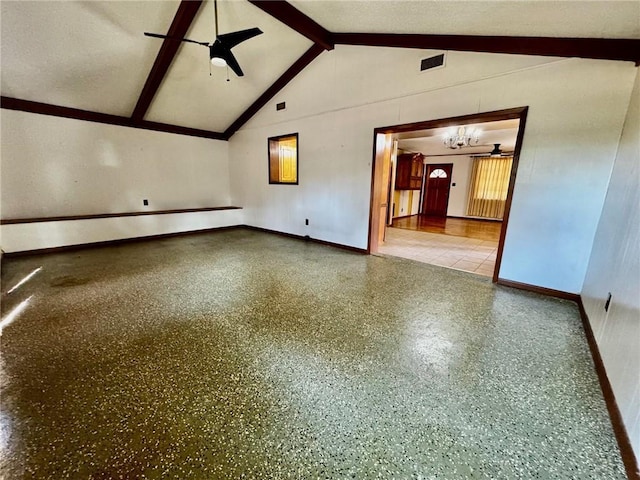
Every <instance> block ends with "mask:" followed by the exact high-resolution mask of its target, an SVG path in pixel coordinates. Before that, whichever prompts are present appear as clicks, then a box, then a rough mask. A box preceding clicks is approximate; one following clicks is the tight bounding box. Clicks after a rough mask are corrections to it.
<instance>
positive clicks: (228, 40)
mask: <svg viewBox="0 0 640 480" xmlns="http://www.w3.org/2000/svg"><path fill="white" fill-rule="evenodd" d="M261 33H262V30H260V29H259V28H249V29H247V30H240V31H238V32H231V33H223V34H222V35H218V37H217V40H220V41H221V42H222V43H224V44H225V46H226V47H227V48H233V47H235V46H236V45H238V44H239V43H242V42H244V41H245V40H249V39H250V38H253V37H255V36H257V35H260V34H261Z"/></svg>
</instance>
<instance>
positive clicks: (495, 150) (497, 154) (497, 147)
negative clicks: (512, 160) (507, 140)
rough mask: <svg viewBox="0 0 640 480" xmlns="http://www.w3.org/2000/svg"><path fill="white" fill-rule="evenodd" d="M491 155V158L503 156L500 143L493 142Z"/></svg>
mask: <svg viewBox="0 0 640 480" xmlns="http://www.w3.org/2000/svg"><path fill="white" fill-rule="evenodd" d="M489 155H490V156H491V158H500V157H501V156H502V150H500V144H499V143H494V144H493V150H491V153H490V154H489Z"/></svg>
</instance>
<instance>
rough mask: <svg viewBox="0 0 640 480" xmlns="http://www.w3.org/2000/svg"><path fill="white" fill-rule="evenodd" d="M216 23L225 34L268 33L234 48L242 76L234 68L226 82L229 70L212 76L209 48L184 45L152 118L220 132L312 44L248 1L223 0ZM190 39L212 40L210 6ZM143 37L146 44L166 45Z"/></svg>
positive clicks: (214, 71)
mask: <svg viewBox="0 0 640 480" xmlns="http://www.w3.org/2000/svg"><path fill="white" fill-rule="evenodd" d="M218 19H219V26H220V32H221V33H227V32H232V31H237V30H243V29H246V28H253V27H258V28H260V30H262V31H263V32H264V33H263V34H262V35H258V36H257V37H254V38H252V39H250V40H247V41H246V42H244V43H241V44H240V45H238V46H237V47H234V49H233V54H234V55H235V57H236V59H237V60H238V63H239V64H240V67H241V68H242V70H243V71H244V77H237V76H236V75H235V74H234V73H233V72H232V71H231V70H230V71H229V79H230V81H229V82H227V81H226V80H227V69H226V68H216V67H211V73H212V76H209V52H208V50H207V48H205V47H203V46H200V45H193V44H183V45H182V46H181V47H180V50H179V51H178V54H177V56H176V59H175V60H174V62H173V64H172V66H171V67H170V69H169V71H168V72H167V75H166V76H165V79H164V82H163V83H162V85H161V87H160V90H159V91H158V94H157V95H156V99H155V100H154V102H153V103H152V105H151V108H150V109H149V113H148V114H147V117H146V118H147V119H148V120H153V121H157V122H164V123H172V124H177V125H182V126H185V127H193V128H202V129H205V130H213V131H218V132H222V131H224V130H225V129H226V128H227V127H228V126H229V125H230V124H231V123H232V122H233V121H234V120H235V119H236V118H238V117H239V116H240V114H242V112H244V111H245V110H246V109H247V107H248V106H249V105H251V104H252V103H253V102H254V101H255V100H256V98H257V97H258V96H259V95H260V94H262V92H264V91H265V90H266V89H267V88H269V87H270V86H271V85H272V84H273V82H275V81H276V80H277V79H278V77H279V76H280V75H282V73H283V72H284V71H285V70H287V69H288V68H289V67H290V66H291V65H292V64H293V63H294V62H295V61H296V60H297V59H298V58H299V57H300V56H301V55H302V54H303V53H304V52H305V51H306V50H307V49H309V47H310V46H311V45H312V42H311V41H310V40H307V39H306V38H305V37H303V36H301V35H300V34H298V33H297V32H295V31H294V30H292V29H291V28H289V27H287V26H286V25H284V24H283V23H280V22H279V21H278V20H276V19H275V18H273V17H271V16H270V15H267V14H266V13H264V12H263V11H262V10H260V9H259V8H257V7H255V6H254V5H252V4H250V3H249V2H247V1H244V0H243V1H232V2H228V1H227V2H225V1H219V2H218ZM187 37H188V38H191V39H195V40H198V41H213V39H214V12H213V3H212V2H207V3H205V4H204V5H203V6H202V7H200V11H199V12H198V16H197V17H196V19H195V20H194V22H193V24H192V26H191V29H190V30H189V32H188V34H187ZM143 38H144V40H142V39H141V41H143V42H152V43H161V42H162V40H157V39H153V38H148V37H143Z"/></svg>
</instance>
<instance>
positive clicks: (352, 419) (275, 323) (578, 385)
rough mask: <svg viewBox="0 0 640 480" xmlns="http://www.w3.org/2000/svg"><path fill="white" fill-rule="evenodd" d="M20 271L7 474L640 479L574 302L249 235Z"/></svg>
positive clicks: (81, 257)
mask: <svg viewBox="0 0 640 480" xmlns="http://www.w3.org/2000/svg"><path fill="white" fill-rule="evenodd" d="M3 267H4V268H3V271H2V292H3V302H2V313H3V316H4V317H5V318H6V315H7V313H8V312H10V311H11V310H12V309H13V308H15V307H16V306H17V305H19V304H20V302H22V301H24V300H26V299H27V298H31V300H30V302H29V304H28V305H27V306H26V307H25V308H24V310H23V312H22V314H21V315H20V316H19V317H18V318H17V319H15V320H14V321H13V323H11V324H9V325H8V326H6V327H5V328H4V331H3V332H2V337H1V341H2V363H1V368H2V371H1V379H2V383H1V388H2V398H1V407H2V409H1V416H0V422H1V423H0V425H1V429H0V434H1V438H0V441H1V444H0V447H1V448H2V457H1V460H0V477H2V478H7V479H13V478H55V479H60V478H126V479H132V478H180V479H185V478H198V479H206V478H305V479H306V478H425V479H427V478H444V479H457V478H460V479H462V478H465V479H466V478H499V479H510V478H514V479H515V478H545V479H563V478H575V479H612V478H625V475H624V469H623V466H622V463H621V460H620V458H619V452H618V448H617V446H616V443H615V440H614V437H613V433H612V429H611V426H610V422H609V418H608V416H607V411H606V408H605V404H604V401H603V399H602V395H601V393H600V388H599V386H598V381H597V378H596V375H595V373H594V370H593V364H592V361H591V358H590V355H589V350H588V346H587V343H586V340H585V337H584V334H583V331H582V327H581V323H580V319H579V316H578V311H577V308H576V306H575V305H574V304H573V303H571V302H567V301H562V300H557V299H551V298H544V297H541V296H538V295H535V294H528V293H524V292H521V291H516V290H511V289H507V288H502V287H496V286H494V285H492V284H491V283H490V282H489V281H488V280H487V279H485V278H482V277H479V276H477V275H472V274H467V273H464V272H458V271H453V270H449V269H445V268H441V267H436V266H431V265H425V264H421V263H418V262H413V261H409V260H403V259H395V258H381V257H375V256H363V255H358V254H354V253H350V252H346V251H341V250H337V249H333V248H330V247H325V246H321V245H316V244H312V243H305V242H302V241H298V240H293V239H288V238H283V237H279V236H275V235H269V234H265V233H259V232H252V231H247V230H231V231H224V232H219V233H213V234H203V235H194V236H188V237H181V238H172V239H165V240H159V241H152V242H146V243H137V244H129V245H124V246H119V247H111V248H100V249H90V250H83V251H77V252H68V253H64V254H52V255H47V256H37V257H23V258H13V259H5V261H4V263H3ZM38 267H42V270H41V271H39V272H38V273H37V274H35V275H34V276H33V277H32V278H31V280H29V281H28V282H27V283H25V284H24V285H23V286H21V287H20V288H19V289H17V290H15V291H13V292H12V293H10V294H7V293H6V292H7V291H8V290H9V289H11V287H13V286H14V285H15V284H16V283H17V282H18V281H19V280H20V279H21V278H22V277H24V276H25V275H27V274H28V273H29V272H31V271H33V270H34V269H35V268H38Z"/></svg>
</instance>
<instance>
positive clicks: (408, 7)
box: [290, 0, 640, 38]
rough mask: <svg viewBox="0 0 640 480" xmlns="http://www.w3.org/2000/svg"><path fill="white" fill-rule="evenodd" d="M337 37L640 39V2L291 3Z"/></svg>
mask: <svg viewBox="0 0 640 480" xmlns="http://www.w3.org/2000/svg"><path fill="white" fill-rule="evenodd" d="M290 3H291V4H292V5H293V6H294V7H296V8H297V9H298V10H300V11H302V12H303V13H305V14H306V15H308V16H309V17H311V18H313V19H314V20H315V21H316V22H318V23H319V24H320V25H322V26H323V27H324V28H326V29H327V30H329V31H331V32H343V33H345V32H359V33H421V34H442V35H444V34H459V35H518V36H548V37H594V38H639V37H640V2H639V1H637V0H631V1H621V0H605V1H602V0H600V1H590V0H587V1H579V0H570V1H549V0H528V1H527V0H477V1H456V0H410V1H406V0H404V1H388V0H322V1H318V0H291V1H290Z"/></svg>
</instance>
